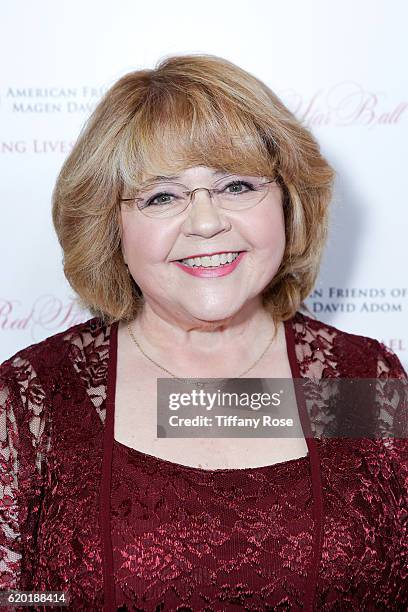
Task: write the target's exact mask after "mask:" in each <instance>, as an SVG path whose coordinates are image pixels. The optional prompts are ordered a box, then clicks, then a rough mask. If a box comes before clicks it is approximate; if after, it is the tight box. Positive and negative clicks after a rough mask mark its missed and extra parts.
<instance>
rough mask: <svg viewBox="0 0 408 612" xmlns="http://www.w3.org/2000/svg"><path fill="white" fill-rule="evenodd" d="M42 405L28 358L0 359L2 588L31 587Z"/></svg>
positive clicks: (38, 499) (40, 470)
mask: <svg viewBox="0 0 408 612" xmlns="http://www.w3.org/2000/svg"><path fill="white" fill-rule="evenodd" d="M44 406H45V394H44V392H43V389H42V387H41V384H40V382H39V379H38V377H37V374H36V372H35V370H34V367H33V366H32V364H31V363H30V362H29V361H28V360H27V359H25V358H24V357H23V358H22V357H20V356H18V354H17V356H14V357H13V358H10V359H9V360H7V361H6V362H4V363H3V364H1V365H0V590H1V591H4V590H12V589H18V590H27V591H28V590H32V589H31V585H32V579H33V575H34V569H35V563H36V557H37V555H36V542H37V531H38V525H39V518H40V514H41V500H42V497H43V495H42V493H43V480H44V466H45V461H44V459H45V456H46V452H45V451H46V449H45V444H46V439H45V436H44V435H43V433H44V430H45V411H44ZM2 609H7V610H10V611H11V610H20V609H21V610H25V609H26V608H23V607H16V606H8V607H7V608H3V607H2Z"/></svg>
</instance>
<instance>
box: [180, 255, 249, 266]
mask: <svg viewBox="0 0 408 612" xmlns="http://www.w3.org/2000/svg"><path fill="white" fill-rule="evenodd" d="M238 255H239V253H237V252H233V253H232V252H231V253H222V254H221V255H205V256H204V257H189V258H188V259H182V260H181V262H182V263H183V264H186V265H188V266H203V267H204V268H207V267H209V266H219V265H220V264H225V263H231V261H233V260H234V259H235V258H236V257H238Z"/></svg>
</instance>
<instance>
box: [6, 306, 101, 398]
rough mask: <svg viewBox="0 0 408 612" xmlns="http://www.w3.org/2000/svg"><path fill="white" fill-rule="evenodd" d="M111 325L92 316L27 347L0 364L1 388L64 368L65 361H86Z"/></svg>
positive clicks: (20, 385)
mask: <svg viewBox="0 0 408 612" xmlns="http://www.w3.org/2000/svg"><path fill="white" fill-rule="evenodd" d="M110 327H111V326H110V325H107V324H106V323H104V322H103V320H102V319H101V318H99V317H93V318H91V319H88V320H87V321H83V322H81V323H78V324H76V325H73V326H71V327H69V328H68V329H66V330H64V331H61V332H58V333H56V334H53V335H51V336H48V337H47V338H45V339H44V340H41V341H40V342H36V343H34V344H31V345H29V346H26V347H24V348H22V349H20V350H19V351H17V352H16V353H14V354H13V355H11V357H9V358H8V359H6V360H5V361H3V362H2V363H1V364H0V390H1V389H2V388H3V389H4V387H5V386H6V385H7V383H8V384H9V385H11V386H15V385H16V384H17V386H18V387H20V388H21V387H22V385H23V384H24V383H25V384H26V385H27V384H28V382H29V381H32V380H33V379H34V378H35V379H36V381H37V384H38V376H41V374H43V377H44V373H46V372H50V371H51V370H53V369H58V367H59V366H61V367H63V364H64V363H66V360H67V359H69V360H70V361H75V360H79V359H80V360H84V359H85V358H86V354H87V352H88V353H89V352H90V351H92V348H94V347H95V345H96V344H98V343H99V345H102V346H103V345H104V342H103V341H104V340H108V339H109V333H110Z"/></svg>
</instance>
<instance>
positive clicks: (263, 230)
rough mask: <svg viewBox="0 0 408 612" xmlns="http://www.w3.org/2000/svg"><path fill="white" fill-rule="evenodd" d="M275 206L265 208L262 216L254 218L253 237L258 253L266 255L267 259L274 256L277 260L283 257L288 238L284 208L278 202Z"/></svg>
mask: <svg viewBox="0 0 408 612" xmlns="http://www.w3.org/2000/svg"><path fill="white" fill-rule="evenodd" d="M274 204H275V205H272V206H269V207H265V209H264V210H263V211H262V214H261V215H259V216H256V217H254V218H253V220H252V223H251V235H252V236H253V245H254V247H255V248H256V249H257V250H258V252H260V253H263V254H265V257H268V256H269V257H271V256H272V258H273V259H276V258H277V257H282V255H283V252H284V250H285V244H286V238H285V217H284V213H283V208H282V206H281V205H279V203H278V202H275V203H274ZM260 212H261V211H260Z"/></svg>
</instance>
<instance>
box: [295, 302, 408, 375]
mask: <svg viewBox="0 0 408 612" xmlns="http://www.w3.org/2000/svg"><path fill="white" fill-rule="evenodd" d="M293 326H294V332H295V342H296V344H297V345H299V346H300V347H302V345H303V347H304V350H306V349H305V347H307V351H308V352H309V353H310V355H311V358H312V356H313V354H317V353H320V355H322V358H324V359H326V360H327V361H328V362H330V363H332V364H334V365H335V366H336V367H337V368H338V369H339V370H340V372H341V375H343V376H354V377H356V378H357V377H360V376H361V377H372V378H377V377H378V378H382V377H390V378H400V379H407V378H408V376H407V373H406V371H405V370H404V368H403V366H402V364H401V362H400V360H399V358H398V357H397V355H396V354H395V353H394V352H393V351H392V350H391V349H389V348H388V347H387V346H385V344H383V343H382V342H380V341H379V340H377V339H375V338H371V337H369V336H364V335H360V334H353V333H350V332H347V331H345V330H342V329H339V328H338V327H335V326H334V325H330V324H329V323H325V322H323V321H320V320H318V319H314V318H313V317H312V316H309V315H307V314H305V313H302V312H300V311H298V312H296V314H295V316H294V319H293Z"/></svg>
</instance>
